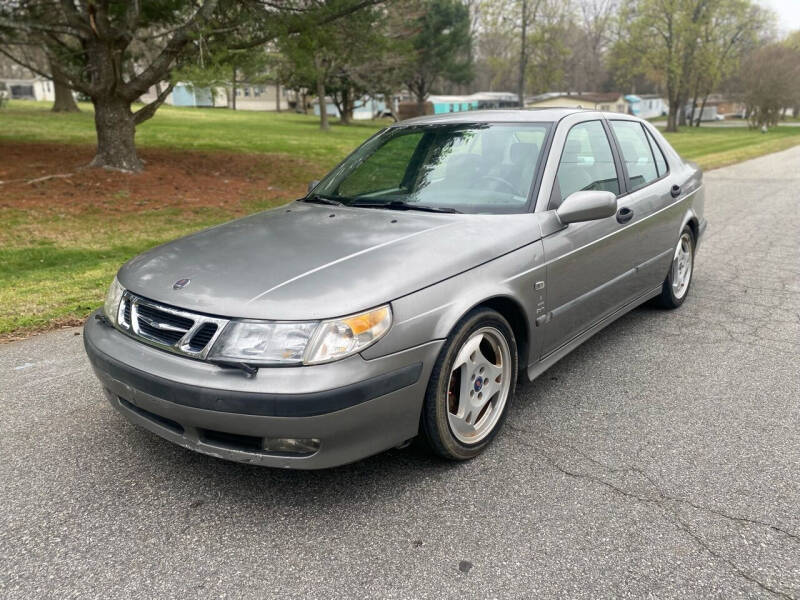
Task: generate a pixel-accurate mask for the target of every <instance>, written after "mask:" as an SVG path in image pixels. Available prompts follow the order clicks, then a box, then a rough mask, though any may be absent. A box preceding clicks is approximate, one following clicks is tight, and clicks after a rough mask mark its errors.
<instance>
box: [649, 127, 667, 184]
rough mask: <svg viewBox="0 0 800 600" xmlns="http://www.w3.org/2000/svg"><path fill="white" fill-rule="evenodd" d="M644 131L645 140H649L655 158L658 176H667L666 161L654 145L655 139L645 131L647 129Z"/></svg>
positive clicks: (655, 144) (656, 145)
mask: <svg viewBox="0 0 800 600" xmlns="http://www.w3.org/2000/svg"><path fill="white" fill-rule="evenodd" d="M644 130H645V132H646V133H647V139H648V140H650V146H651V147H652V148H653V154H655V156H656V169H658V176H659V177H663V176H664V175H666V174H667V171H669V169H668V168H667V159H665V158H664V153H663V152H662V151H661V148H660V147H659V146H658V144H657V143H656V139H655V138H654V137H653V134H652V133H650V132H649V131H648V130H647V127H645V128H644Z"/></svg>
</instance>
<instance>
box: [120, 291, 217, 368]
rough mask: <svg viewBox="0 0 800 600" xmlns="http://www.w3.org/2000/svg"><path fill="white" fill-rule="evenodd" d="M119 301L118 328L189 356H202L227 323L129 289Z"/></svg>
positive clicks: (165, 348) (163, 347)
mask: <svg viewBox="0 0 800 600" xmlns="http://www.w3.org/2000/svg"><path fill="white" fill-rule="evenodd" d="M122 302H123V305H122V310H121V313H122V314H121V318H120V319H119V326H120V329H122V330H123V331H125V332H126V333H128V334H129V335H131V336H133V337H135V338H137V339H140V340H142V341H144V342H147V343H149V344H151V345H154V346H158V347H159V348H162V349H164V350H168V351H170V352H174V353H176V354H183V355H186V356H191V357H193V358H205V357H206V356H207V355H208V352H209V351H210V350H211V346H212V345H213V344H214V342H215V341H216V339H217V337H219V334H220V333H221V332H222V329H223V327H224V326H225V325H226V324H227V323H228V321H227V320H226V319H219V318H217V317H210V316H208V315H203V314H200V313H194V312H190V311H186V310H183V309H179V308H175V307H172V306H168V305H166V304H161V303H159V302H155V301H153V300H148V299H146V298H142V297H141V296H137V295H135V294H132V293H131V292H125V294H124V295H123V298H122Z"/></svg>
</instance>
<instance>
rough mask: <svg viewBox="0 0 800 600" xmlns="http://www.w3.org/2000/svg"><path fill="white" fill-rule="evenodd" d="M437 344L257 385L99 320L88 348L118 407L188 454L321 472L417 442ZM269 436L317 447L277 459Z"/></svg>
mask: <svg viewBox="0 0 800 600" xmlns="http://www.w3.org/2000/svg"><path fill="white" fill-rule="evenodd" d="M441 344H442V342H441V341H433V342H430V343H427V344H423V345H421V346H417V347H415V348H411V349H408V350H404V351H402V352H398V353H396V354H391V355H389V356H384V357H381V358H376V359H373V360H364V359H363V358H361V356H358V355H356V356H352V357H349V358H347V359H345V360H342V361H338V362H334V363H329V364H324V365H315V366H309V367H276V368H262V369H260V370H259V372H258V374H257V375H256V376H255V377H252V378H250V377H247V376H246V375H245V373H243V372H241V371H238V370H236V369H226V368H222V367H218V366H215V365H211V364H209V363H206V362H202V361H197V360H192V359H189V358H185V357H182V356H177V355H173V354H170V353H168V352H164V351H161V350H158V349H156V348H151V347H150V346H147V345H146V344H143V343H141V342H139V341H137V340H134V339H131V338H130V337H128V336H126V335H125V334H123V333H121V332H119V331H117V330H116V329H114V328H112V327H109V326H108V325H105V324H103V323H101V322H99V321H97V320H96V319H95V315H94V314H93V315H92V316H91V317H90V318H89V320H88V321H87V322H86V325H85V327H84V345H85V348H86V353H87V355H88V356H89V360H90V362H91V364H92V367H93V368H94V371H95V374H96V375H97V377H98V378H99V379H100V381H101V383H102V384H103V387H104V390H105V393H106V396H107V397H108V399H109V401H110V402H111V405H112V406H113V407H114V408H116V409H117V410H118V411H119V412H120V413H121V414H122V415H123V416H125V418H127V419H128V420H129V421H131V422H132V423H134V424H136V425H140V426H142V427H144V428H146V429H148V430H150V431H151V432H153V433H155V434H157V435H159V436H161V437H163V438H165V439H167V440H169V441H171V442H174V443H176V444H179V445H181V446H183V447H185V448H189V449H190V450H195V451H197V452H202V453H204V454H209V455H212V456H216V457H218V458H223V459H227V460H235V461H239V462H246V463H254V464H260V465H266V466H273V467H284V468H297V469H319V468H327V467H333V466H337V465H341V464H345V463H349V462H353V461H356V460H359V459H361V458H364V457H366V456H370V455H372V454H376V453H378V452H381V451H383V450H386V449H388V448H392V447H394V446H397V445H399V444H402V443H403V442H405V441H406V440H408V439H410V438H412V437H414V436H415V435H416V434H417V430H418V427H419V416H420V410H421V408H422V401H423V399H424V396H425V388H426V386H427V382H428V378H429V376H430V370H431V367H432V365H433V363H434V362H435V360H436V356H437V355H438V353H439V349H440V348H441ZM264 438H300V439H309V438H313V439H318V440H320V447H319V450H318V451H316V452H315V453H314V454H310V455H294V454H279V453H271V452H267V451H264V450H262V449H261V442H262V441H263V440H264Z"/></svg>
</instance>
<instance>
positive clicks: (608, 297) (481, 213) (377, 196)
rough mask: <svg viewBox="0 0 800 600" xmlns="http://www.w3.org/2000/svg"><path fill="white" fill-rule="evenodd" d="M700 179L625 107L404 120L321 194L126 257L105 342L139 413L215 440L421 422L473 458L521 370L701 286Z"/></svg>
mask: <svg viewBox="0 0 800 600" xmlns="http://www.w3.org/2000/svg"><path fill="white" fill-rule="evenodd" d="M703 195H704V192H703V186H702V174H701V172H700V171H699V170H698V168H697V167H696V166H695V165H693V164H691V163H688V162H686V161H684V160H683V159H681V157H680V156H678V154H677V153H676V152H675V150H673V149H672V148H671V147H670V145H669V144H668V143H667V142H666V140H665V139H664V138H663V137H662V136H661V134H660V133H659V132H658V131H657V130H656V129H655V128H653V126H651V125H650V124H648V123H646V122H644V121H641V120H639V119H636V118H633V117H629V116H624V115H619V114H610V113H609V114H606V113H600V112H593V111H576V110H568V109H546V110H537V111H488V112H468V113H460V114H449V115H438V116H432V117H423V118H419V119H412V120H409V121H404V122H401V123H398V124H396V125H393V126H391V127H389V128H387V129H384V130H383V131H381V132H379V133H378V134H376V135H375V136H373V137H372V138H370V139H369V140H367V141H366V142H365V143H364V144H363V145H362V146H361V147H360V148H358V149H357V150H356V151H355V152H353V154H351V155H350V156H349V157H348V158H346V159H345V160H344V161H343V162H342V163H341V164H340V165H339V166H337V167H336V168H335V169H333V171H331V172H330V174H328V176H327V177H325V179H323V180H322V181H321V182H315V183H313V184H312V185H311V186H310V191H309V193H308V195H307V196H306V197H305V198H302V199H301V200H298V201H295V202H293V203H291V204H289V205H287V206H283V207H280V208H276V209H274V210H269V211H266V212H263V213H259V214H255V215H252V216H250V217H247V218H244V219H239V220H237V221H233V222H231V223H228V224H225V225H220V226H218V227H213V228H211V229H207V230H205V231H201V232H199V233H195V234H193V235H190V236H188V237H185V238H183V239H180V240H177V241H174V242H171V243H168V244H166V245H163V246H160V247H158V248H155V249H153V250H150V251H149V252H146V253H145V254H142V255H141V256H138V257H136V258H134V259H132V260H131V261H129V262H128V263H127V264H125V265H124V266H123V267H122V268H121V269H120V271H119V273H118V275H117V277H116V278H115V280H114V282H113V283H112V285H111V289H110V290H109V293H108V298H107V300H106V303H105V307H104V309H102V310H100V311H98V312H97V313H95V314H94V315H93V316H92V318H90V319H89V321H88V322H87V323H86V327H85V336H84V339H85V345H86V351H87V353H88V355H89V358H90V360H91V363H92V365H93V367H94V370H95V372H96V374H97V376H98V377H99V379H100V381H101V382H102V385H103V387H104V389H105V392H106V395H107V397H108V399H109V401H110V402H111V404H112V405H113V406H114V408H116V409H117V410H118V411H119V412H120V413H122V414H123V415H124V416H125V417H126V418H127V419H129V420H130V421H132V422H133V423H135V424H137V425H140V426H142V427H144V428H146V429H149V430H150V431H152V432H153V433H155V434H157V435H160V436H162V437H164V438H166V439H168V440H170V441H172V442H175V443H177V444H180V445H181V446H184V447H186V448H189V449H191V450H196V451H198V452H203V453H205V454H210V455H212V456H216V457H219V458H225V459H230V460H236V461H242V462H248V463H256V464H261V465H269V466H275V467H288V468H299V469H311V468H323V467H332V466H335V465H340V464H343V463H348V462H351V461H355V460H358V459H360V458H363V457H365V456H369V455H371V454H375V453H377V452H381V451H383V450H386V449H388V448H393V447H396V446H402V445H404V444H406V443H407V442H408V441H409V440H411V439H413V438H416V437H420V438H421V439H422V440H424V441H425V442H426V443H427V445H428V446H429V447H430V448H431V449H432V450H433V451H434V452H435V453H437V454H439V455H441V456H443V457H446V458H449V459H456V460H464V459H469V458H472V457H474V456H476V455H477V454H478V453H480V452H481V451H482V450H483V449H484V448H486V446H487V445H488V444H489V443H490V442H491V441H492V439H493V438H494V437H495V436H496V435H497V433H498V431H499V430H500V428H501V426H502V423H503V419H504V418H505V416H506V414H507V413H508V409H509V405H510V403H511V400H512V398H513V395H514V388H515V385H516V383H517V381H518V379H521V377H522V376H523V375H524V376H525V377H526V378H527V380H533V379H535V378H536V377H537V376H538V375H540V374H541V373H542V372H543V371H544V370H545V369H547V368H548V367H550V366H551V365H552V364H553V363H555V362H556V361H557V360H559V359H560V358H561V357H563V356H564V355H565V354H567V353H568V352H570V351H571V350H573V349H574V348H575V347H577V346H578V345H579V344H581V343H582V342H584V341H585V340H586V339H588V338H589V337H590V336H591V335H593V334H594V333H596V332H597V331H599V330H600V329H602V328H603V327H605V326H606V325H608V324H609V323H611V322H612V321H614V320H615V319H618V318H619V317H621V316H623V315H624V314H625V313H627V312H628V311H630V310H631V309H633V308H634V307H636V306H637V305H639V304H641V303H643V302H645V301H648V300H653V301H654V302H655V303H657V304H659V305H660V306H662V307H664V308H668V309H669V308H672V309H674V308H677V307H679V306H680V305H681V304H682V303H683V302H684V300H685V298H686V294H687V293H688V291H689V286H690V283H691V279H692V272H693V267H694V256H695V251H696V249H697V244H698V242H699V240H700V238H701V236H702V234H703V231H704V229H705V227H706V221H705V219H704V218H703Z"/></svg>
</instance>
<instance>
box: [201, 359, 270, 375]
mask: <svg viewBox="0 0 800 600" xmlns="http://www.w3.org/2000/svg"><path fill="white" fill-rule="evenodd" d="M208 362H210V363H211V364H212V365H217V366H218V367H222V368H224V369H239V370H240V371H244V373H245V375H247V376H248V377H255V376H256V374H257V373H258V367H257V366H255V365H250V364H248V363H244V362H238V361H235V360H214V359H212V360H209V361H208Z"/></svg>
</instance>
